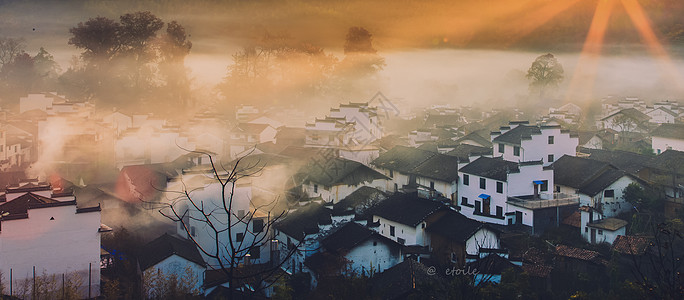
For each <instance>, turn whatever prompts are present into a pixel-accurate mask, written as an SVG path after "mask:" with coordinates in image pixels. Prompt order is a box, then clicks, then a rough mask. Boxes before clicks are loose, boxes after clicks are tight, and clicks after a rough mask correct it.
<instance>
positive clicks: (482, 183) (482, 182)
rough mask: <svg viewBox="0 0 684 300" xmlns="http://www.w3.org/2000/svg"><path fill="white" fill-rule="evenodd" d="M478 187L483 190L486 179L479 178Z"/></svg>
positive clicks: (485, 186)
mask: <svg viewBox="0 0 684 300" xmlns="http://www.w3.org/2000/svg"><path fill="white" fill-rule="evenodd" d="M480 188H481V189H483V190H484V189H486V188H487V181H486V180H485V179H484V178H480Z"/></svg>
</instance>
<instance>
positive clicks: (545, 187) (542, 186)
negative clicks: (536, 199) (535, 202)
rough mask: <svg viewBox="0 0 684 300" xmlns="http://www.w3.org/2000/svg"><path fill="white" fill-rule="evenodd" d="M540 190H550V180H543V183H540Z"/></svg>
mask: <svg viewBox="0 0 684 300" xmlns="http://www.w3.org/2000/svg"><path fill="white" fill-rule="evenodd" d="M539 190H540V191H542V192H547V191H549V181H548V180H542V184H540V185H539Z"/></svg>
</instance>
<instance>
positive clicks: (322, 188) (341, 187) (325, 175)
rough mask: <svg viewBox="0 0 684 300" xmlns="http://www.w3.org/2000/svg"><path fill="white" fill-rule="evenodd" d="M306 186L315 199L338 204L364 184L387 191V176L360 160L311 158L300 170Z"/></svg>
mask: <svg viewBox="0 0 684 300" xmlns="http://www.w3.org/2000/svg"><path fill="white" fill-rule="evenodd" d="M298 177H299V178H300V181H301V183H302V189H303V191H304V193H306V194H307V195H308V196H309V197H311V198H316V197H320V198H322V199H323V200H324V201H326V202H332V203H337V202H339V201H340V200H342V199H343V198H345V197H347V196H348V195H349V194H351V193H353V192H354V191H356V190H357V189H358V188H359V187H361V186H370V187H375V188H378V189H381V190H384V189H385V187H386V186H387V180H388V179H389V178H388V177H387V176H385V175H383V174H381V173H379V172H378V171H375V170H373V169H371V168H369V167H367V166H366V165H363V164H361V163H359V162H356V161H353V160H348V159H344V158H330V159H327V160H316V159H314V160H311V161H310V162H309V164H308V165H307V166H306V167H304V168H302V169H301V170H300V172H299V173H298Z"/></svg>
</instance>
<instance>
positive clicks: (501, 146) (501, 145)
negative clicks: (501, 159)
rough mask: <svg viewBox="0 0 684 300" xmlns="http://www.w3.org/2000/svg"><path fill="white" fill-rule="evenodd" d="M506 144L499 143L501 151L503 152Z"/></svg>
mask: <svg viewBox="0 0 684 300" xmlns="http://www.w3.org/2000/svg"><path fill="white" fill-rule="evenodd" d="M505 147H506V146H504V144H499V153H501V154H503V153H504V150H505V149H506V148H505Z"/></svg>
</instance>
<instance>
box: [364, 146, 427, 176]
mask: <svg viewBox="0 0 684 300" xmlns="http://www.w3.org/2000/svg"><path fill="white" fill-rule="evenodd" d="M434 155H436V153H434V152H430V151H426V150H421V149H416V148H411V147H405V146H396V147H394V148H392V149H391V150H389V151H387V152H385V153H383V154H380V156H379V157H378V158H376V159H375V160H374V161H373V162H372V164H373V165H375V166H378V167H380V168H385V169H391V170H396V171H399V172H403V173H409V172H410V171H411V170H413V169H414V168H415V167H417V166H418V165H420V164H421V163H422V162H424V161H426V160H428V159H429V158H430V157H432V156H434Z"/></svg>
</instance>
